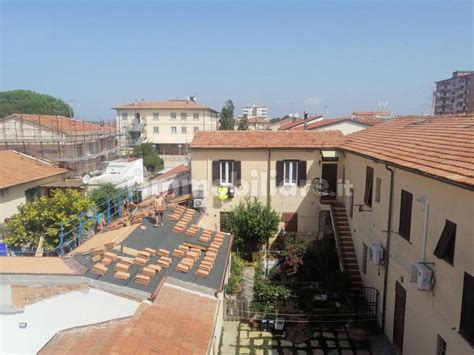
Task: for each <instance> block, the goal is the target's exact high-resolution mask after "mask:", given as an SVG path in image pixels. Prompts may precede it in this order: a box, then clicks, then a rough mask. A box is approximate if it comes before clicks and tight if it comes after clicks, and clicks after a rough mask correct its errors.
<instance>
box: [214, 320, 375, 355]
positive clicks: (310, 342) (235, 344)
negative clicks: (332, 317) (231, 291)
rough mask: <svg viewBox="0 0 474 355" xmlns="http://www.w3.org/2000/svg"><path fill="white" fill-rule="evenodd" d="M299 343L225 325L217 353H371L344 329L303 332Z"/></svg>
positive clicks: (241, 326) (237, 325) (240, 325)
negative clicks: (350, 337)
mask: <svg viewBox="0 0 474 355" xmlns="http://www.w3.org/2000/svg"><path fill="white" fill-rule="evenodd" d="M303 333H304V334H305V336H304V337H302V338H301V341H299V342H298V343H296V342H292V341H290V340H289V339H290V337H287V336H282V335H273V334H272V333H270V332H262V331H259V330H254V329H252V328H251V327H250V326H249V325H248V324H247V323H240V322H225V323H224V332H223V336H222V342H221V348H220V353H221V354H223V355H227V354H321V355H322V354H334V355H336V354H338V355H353V354H357V355H362V354H364V355H370V354H372V352H371V351H370V350H369V349H368V348H366V347H364V346H361V345H358V344H355V343H354V342H353V341H352V340H351V339H349V335H348V333H347V331H346V329H336V330H329V329H323V328H321V329H316V330H305V331H304V332H303Z"/></svg>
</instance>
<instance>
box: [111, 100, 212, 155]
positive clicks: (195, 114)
mask: <svg viewBox="0 0 474 355" xmlns="http://www.w3.org/2000/svg"><path fill="white" fill-rule="evenodd" d="M113 109H114V110H116V111H117V127H118V129H119V136H120V144H121V145H122V146H134V145H139V144H141V143H144V142H148V143H153V144H155V145H156V147H157V149H158V150H159V152H160V154H185V153H186V152H187V148H188V145H189V144H190V143H191V141H192V139H193V136H194V134H195V133H196V132H199V131H213V130H216V129H217V124H218V116H219V114H218V112H217V111H216V110H214V109H212V108H210V107H207V106H204V105H202V104H200V103H198V102H197V101H196V100H195V98H193V97H190V98H189V99H186V100H168V101H157V102H149V101H139V102H133V103H131V104H125V105H119V106H116V107H114V108H113Z"/></svg>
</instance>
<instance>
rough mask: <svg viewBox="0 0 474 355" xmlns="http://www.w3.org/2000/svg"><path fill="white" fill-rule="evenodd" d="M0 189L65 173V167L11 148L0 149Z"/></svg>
mask: <svg viewBox="0 0 474 355" xmlns="http://www.w3.org/2000/svg"><path fill="white" fill-rule="evenodd" d="M0 172H1V174H0V189H5V188H8V187H12V186H16V185H20V184H25V183H27V182H31V181H36V180H40V179H44V178H47V177H51V176H56V175H60V174H64V173H67V172H68V170H67V169H63V168H58V167H56V166H54V165H50V164H46V163H44V162H41V161H39V160H37V159H34V158H32V157H29V156H27V155H25V154H20V153H18V152H15V151H13V150H0Z"/></svg>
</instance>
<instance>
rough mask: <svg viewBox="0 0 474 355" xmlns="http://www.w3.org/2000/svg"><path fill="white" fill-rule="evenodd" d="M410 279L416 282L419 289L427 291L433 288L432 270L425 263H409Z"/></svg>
mask: <svg viewBox="0 0 474 355" xmlns="http://www.w3.org/2000/svg"><path fill="white" fill-rule="evenodd" d="M410 281H411V282H414V283H416V286H417V288H418V289H419V290H423V291H429V290H431V289H432V288H433V283H434V278H433V270H431V269H430V268H429V267H428V266H426V265H425V264H422V263H419V262H416V263H413V264H412V265H411V276H410Z"/></svg>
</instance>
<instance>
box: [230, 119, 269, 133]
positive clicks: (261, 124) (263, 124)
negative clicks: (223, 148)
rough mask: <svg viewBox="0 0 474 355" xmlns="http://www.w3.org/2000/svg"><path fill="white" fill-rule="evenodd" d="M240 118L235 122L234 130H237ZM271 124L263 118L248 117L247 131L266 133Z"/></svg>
mask: <svg viewBox="0 0 474 355" xmlns="http://www.w3.org/2000/svg"><path fill="white" fill-rule="evenodd" d="M241 120H242V118H239V119H237V120H235V123H234V129H235V130H238V129H239V124H240V121H241ZM271 125H272V123H271V122H270V121H269V120H267V119H266V118H263V117H250V118H248V130H249V131H266V130H270V128H271Z"/></svg>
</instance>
